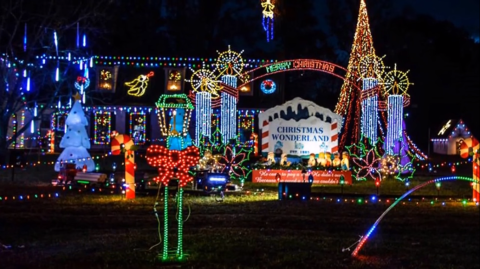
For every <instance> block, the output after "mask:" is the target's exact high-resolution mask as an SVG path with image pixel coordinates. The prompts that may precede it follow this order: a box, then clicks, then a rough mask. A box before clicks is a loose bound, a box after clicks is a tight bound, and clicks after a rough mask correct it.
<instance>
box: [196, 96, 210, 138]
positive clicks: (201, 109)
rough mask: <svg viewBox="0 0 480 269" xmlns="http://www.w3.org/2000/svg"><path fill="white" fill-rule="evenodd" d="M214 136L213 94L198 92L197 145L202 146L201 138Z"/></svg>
mask: <svg viewBox="0 0 480 269" xmlns="http://www.w3.org/2000/svg"><path fill="white" fill-rule="evenodd" d="M211 134H212V94H211V93H209V92H197V93H196V96H195V145H197V147H199V146H200V138H201V137H202V135H203V136H207V137H210V135H211Z"/></svg>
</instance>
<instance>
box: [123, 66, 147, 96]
mask: <svg viewBox="0 0 480 269" xmlns="http://www.w3.org/2000/svg"><path fill="white" fill-rule="evenodd" d="M153 75H154V73H153V71H152V72H150V73H148V74H146V75H140V76H138V77H137V78H136V79H134V80H132V81H130V82H125V85H127V86H128V87H130V89H128V92H127V93H128V94H129V95H132V96H136V97H140V96H143V95H144V94H145V91H146V89H147V87H148V81H149V80H150V77H153Z"/></svg>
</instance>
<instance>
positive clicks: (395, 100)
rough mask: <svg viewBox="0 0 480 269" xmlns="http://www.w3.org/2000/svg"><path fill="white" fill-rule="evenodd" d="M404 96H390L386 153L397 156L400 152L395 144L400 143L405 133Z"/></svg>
mask: <svg viewBox="0 0 480 269" xmlns="http://www.w3.org/2000/svg"><path fill="white" fill-rule="evenodd" d="M402 122H403V95H396V94H395V95H390V96H388V127H387V141H386V147H385V151H386V152H387V154H390V155H395V154H399V153H400V152H396V151H398V150H399V147H395V143H400V141H401V140H402V133H403V124H402Z"/></svg>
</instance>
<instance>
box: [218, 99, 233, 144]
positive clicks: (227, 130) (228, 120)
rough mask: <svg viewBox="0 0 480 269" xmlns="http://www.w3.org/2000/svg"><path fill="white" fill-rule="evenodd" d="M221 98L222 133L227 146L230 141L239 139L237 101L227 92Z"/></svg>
mask: <svg viewBox="0 0 480 269" xmlns="http://www.w3.org/2000/svg"><path fill="white" fill-rule="evenodd" d="M221 97H222V101H221V119H220V132H221V133H222V137H223V143H224V144H227V143H228V141H230V139H234V138H236V137H237V99H236V98H235V97H234V96H231V95H230V94H228V93H225V92H222V94H221Z"/></svg>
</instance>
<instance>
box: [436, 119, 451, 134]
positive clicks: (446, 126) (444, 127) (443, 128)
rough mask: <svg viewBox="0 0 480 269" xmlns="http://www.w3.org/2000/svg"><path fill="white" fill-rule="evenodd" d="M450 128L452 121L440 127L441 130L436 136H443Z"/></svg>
mask: <svg viewBox="0 0 480 269" xmlns="http://www.w3.org/2000/svg"><path fill="white" fill-rule="evenodd" d="M450 126H452V120H449V121H448V122H447V123H446V124H445V125H444V126H443V127H442V129H441V130H440V132H438V135H443V134H445V132H446V131H447V130H448V128H450Z"/></svg>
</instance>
